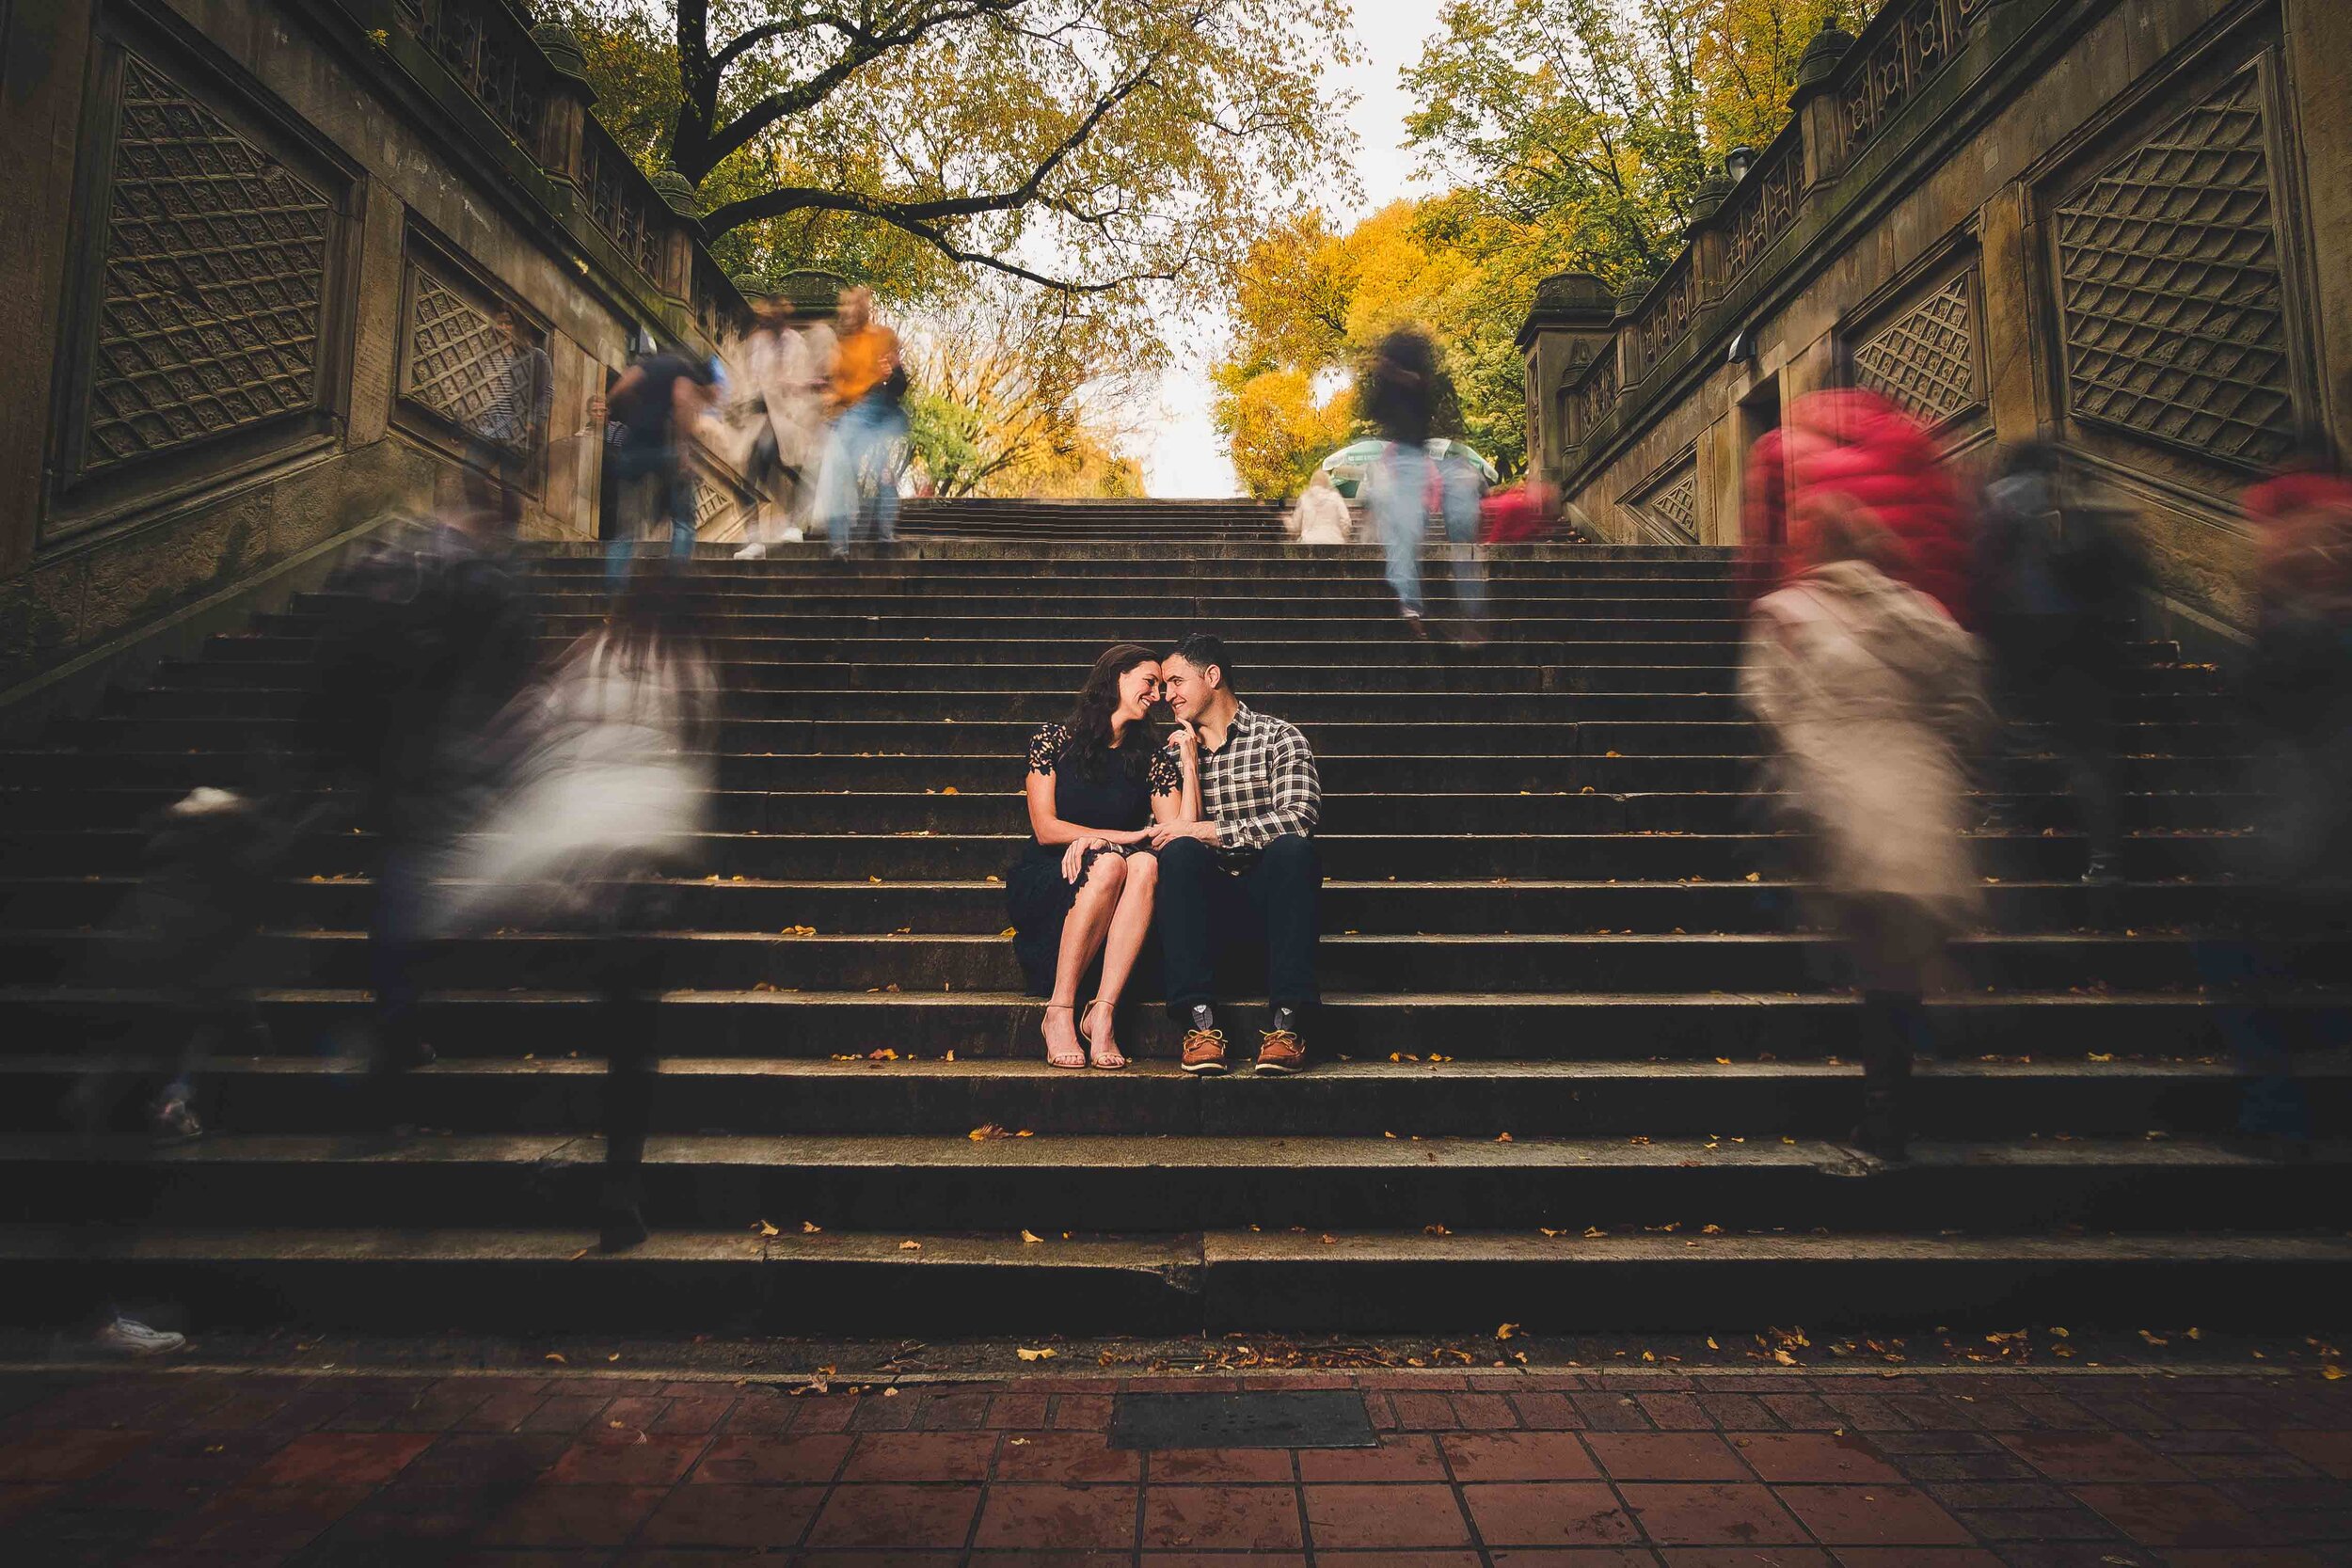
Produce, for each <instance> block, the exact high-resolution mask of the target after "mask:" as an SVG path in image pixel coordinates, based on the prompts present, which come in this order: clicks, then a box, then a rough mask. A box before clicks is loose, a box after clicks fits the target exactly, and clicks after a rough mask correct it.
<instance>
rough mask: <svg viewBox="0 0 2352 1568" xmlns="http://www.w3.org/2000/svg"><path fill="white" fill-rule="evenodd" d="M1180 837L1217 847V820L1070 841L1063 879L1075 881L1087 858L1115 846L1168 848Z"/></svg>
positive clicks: (1091, 835) (1063, 861)
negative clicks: (1215, 821)
mask: <svg viewBox="0 0 2352 1568" xmlns="http://www.w3.org/2000/svg"><path fill="white" fill-rule="evenodd" d="M1180 838H1192V839H1199V840H1200V842H1201V843H1203V844H1205V845H1207V846H1208V847H1210V848H1212V849H1214V848H1216V843H1217V838H1216V823H1214V822H1160V823H1154V824H1153V825H1152V826H1151V827H1149V828H1138V829H1137V830H1136V831H1135V832H1132V833H1089V834H1088V835H1087V836H1086V837H1084V838H1077V839H1073V840H1071V841H1070V847H1069V848H1067V849H1064V850H1063V851H1062V855H1061V875H1062V880H1063V881H1066V882H1074V881H1076V880H1077V879H1079V878H1080V877H1081V876H1083V875H1084V874H1085V871H1086V863H1087V857H1088V856H1089V855H1091V854H1096V853H1099V852H1104V851H1109V850H1114V849H1144V848H1150V849H1165V848H1167V847H1168V846H1169V845H1171V844H1173V843H1175V842H1176V841H1177V840H1178V839H1180Z"/></svg>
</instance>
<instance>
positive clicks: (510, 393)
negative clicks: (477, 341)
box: [466, 305, 555, 542]
mask: <svg viewBox="0 0 2352 1568" xmlns="http://www.w3.org/2000/svg"><path fill="white" fill-rule="evenodd" d="M490 319H491V322H492V323H493V324H494V325H496V326H497V328H498V346H497V347H496V348H494V349H493V350H492V351H491V352H490V354H489V355H488V356H486V357H485V360H484V364H483V370H484V386H485V390H486V392H487V394H488V400H487V401H486V402H485V404H483V405H482V407H481V409H480V410H479V411H478V412H477V413H476V414H475V415H474V416H473V418H472V419H470V420H468V421H467V425H466V436H467V452H466V459H467V467H466V485H467V490H468V496H469V499H470V500H471V501H472V502H473V504H474V505H476V506H478V507H480V508H481V509H482V510H484V511H485V512H490V513H493V514H495V515H496V516H497V518H498V534H497V537H498V538H499V539H500V540H501V541H505V542H512V541H513V539H514V537H515V535H516V532H517V531H519V529H520V528H521V526H522V510H523V490H524V488H525V487H526V485H527V483H528V482H529V480H530V477H531V468H532V464H533V463H535V462H536V461H537V460H538V456H539V453H540V451H541V450H542V449H544V448H545V446H546V445H547V438H548V414H549V413H550V412H551V411H552V409H553V408H554V405H555V370H554V367H553V366H552V365H551V364H550V363H549V362H548V351H547V350H546V349H543V348H541V347H540V346H539V345H538V344H537V343H534V342H532V341H531V339H530V338H529V337H528V336H527V335H526V334H525V332H524V330H523V325H522V322H521V320H520V318H518V317H517V316H516V314H515V310H514V308H513V307H512V306H506V305H501V306H500V307H499V308H498V309H497V310H496V311H494V312H493V313H492V314H491V317H490Z"/></svg>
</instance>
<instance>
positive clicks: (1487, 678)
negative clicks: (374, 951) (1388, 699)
mask: <svg viewBox="0 0 2352 1568" xmlns="http://www.w3.org/2000/svg"><path fill="white" fill-rule="evenodd" d="M267 651H270V652H275V653H277V654H278V656H279V657H275V658H263V657H260V654H259V652H258V651H257V652H255V653H249V654H247V655H246V656H244V657H218V658H215V657H206V658H203V659H193V660H178V661H170V662H167V663H165V664H163V665H161V666H159V667H158V668H157V669H156V671H155V673H154V676H153V679H152V681H151V685H152V686H155V687H158V688H165V689H176V690H191V689H232V690H295V691H310V690H315V689H317V688H318V686H319V682H320V675H321V671H320V669H319V666H318V665H317V664H316V663H315V662H313V661H312V660H311V658H310V654H311V652H312V651H313V650H312V649H311V648H310V646H309V645H308V644H300V643H296V642H294V641H291V640H280V641H276V642H274V643H273V645H272V646H271V648H270V649H269V650H267ZM829 651H834V652H837V651H838V650H829ZM1234 659H1235V663H1236V665H1237V666H1238V665H1239V664H1240V656H1239V655H1235V656H1234ZM1089 663H1090V659H1089V657H1085V656H1080V657H1074V658H1073V659H1070V660H1067V661H1063V662H1038V663H1013V662H1009V661H1007V662H1001V663H999V662H990V663H966V662H961V661H960V660H958V659H955V658H953V657H947V658H939V659H936V660H931V659H925V660H916V659H913V658H903V657H902V658H898V659H894V660H888V661H883V660H866V661H858V662H851V661H849V660H845V659H841V658H837V657H835V658H828V659H822V660H817V659H800V660H785V659H749V658H740V659H729V660H727V661H725V662H724V663H723V664H722V665H721V667H720V673H721V676H722V678H723V681H724V682H725V685H726V688H727V689H728V690H730V691H734V692H754V691H758V692H769V691H824V690H837V689H854V690H865V691H891V692H901V693H911V692H917V691H995V692H1004V693H1009V694H1010V693H1023V694H1026V693H1034V692H1047V693H1057V694H1060V695H1062V696H1063V698H1064V700H1065V701H1067V700H1068V698H1069V694H1070V693H1072V692H1074V691H1075V690H1076V689H1077V686H1078V683H1079V682H1080V681H1082V680H1083V679H1084V678H1085V675H1086V672H1087V669H1088V667H1089ZM1248 669H1249V670H1250V672H1251V673H1252V675H1253V677H1255V678H1256V679H1257V680H1273V681H1275V682H1277V683H1278V684H1279V686H1280V687H1281V688H1282V689H1285V690H1293V691H1326V692H1330V691H1348V690H1354V689H1365V688H1370V689H1376V690H1379V691H1390V692H1413V693H1422V692H1433V691H1442V692H1472V693H1486V692H1547V691H1568V692H1589V693H1599V694H1612V695H1617V694H1624V695H1631V694H1641V695H1658V696H1677V695H1692V694H1703V695H1731V694H1734V693H1736V692H1737V691H1738V689H1739V678H1740V671H1739V666H1738V665H1737V664H1736V663H1733V662H1731V661H1730V660H1729V659H1725V660H1724V661H1723V662H1720V663H1715V664H1703V665H1692V664H1621V665H1610V666H1601V667H1585V666H1581V665H1577V664H1569V663H1535V662H1528V663H1518V662H1514V663H1508V664H1461V663H1453V664H1438V663H1434V662H1432V663H1420V664H1389V663H1382V664H1361V663H1358V664H1347V663H1339V664H1284V665H1279V666H1269V665H1264V664H1260V663H1257V662H1255V661H1253V662H1252V663H1251V664H1250V665H1249V666H1248ZM2122 686H2123V689H2124V694H2125V695H2126V696H2128V697H2129V698H2131V699H2134V700H2137V701H2141V702H2145V701H2147V700H2149V699H2152V698H2171V697H2176V696H2191V695H2202V694H2210V693H2215V692H2217V691H2218V690H2219V689H2220V688H2219V685H2218V683H2217V677H2216V676H2214V675H2213V674H2211V673H2199V672H2193V671H2185V670H2182V669H2180V668H2178V667H2176V666H2165V665H2151V666H2142V667H2139V668H2137V669H2133V670H2130V671H2127V672H2125V673H2124V676H2123V680H2122Z"/></svg>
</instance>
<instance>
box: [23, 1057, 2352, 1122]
mask: <svg viewBox="0 0 2352 1568" xmlns="http://www.w3.org/2000/svg"><path fill="white" fill-rule="evenodd" d="M51 1043H52V1044H53V1045H54V1044H56V1043H57V1042H51ZM176 1060H177V1058H176V1054H174V1053H171V1052H168V1051H166V1052H164V1053H161V1054H157V1055H152V1056H150V1055H146V1054H143V1053H140V1052H139V1051H138V1050H137V1048H136V1047H135V1046H134V1047H129V1048H125V1049H124V1050H122V1051H121V1052H120V1053H103V1054H102V1053H92V1052H90V1051H89V1050H87V1048H85V1049H80V1050H76V1051H73V1052H72V1053H49V1054H37V1055H24V1056H17V1055H0V1131H6V1132H70V1131H73V1130H74V1127H75V1123H74V1121H73V1119H72V1115H71V1114H70V1108H69V1106H68V1103H67V1101H68V1098H69V1096H71V1095H72V1094H73V1093H74V1092H75V1091H76V1089H77V1088H78V1087H79V1086H80V1085H82V1083H83V1080H84V1077H85V1075H86V1074H87V1073H88V1072H90V1071H91V1070H92V1069H94V1068H97V1067H99V1066H100V1065H101V1064H103V1065H104V1066H105V1067H106V1068H107V1069H109V1074H110V1076H109V1077H108V1079H107V1080H106V1082H107V1083H109V1084H110V1085H112V1087H113V1089H114V1090H115V1091H116V1099H115V1101H114V1104H113V1110H114V1112H115V1120H114V1126H115V1129H116V1130H117V1131H119V1132H139V1131H143V1126H142V1124H141V1122H140V1120H139V1116H140V1113H141V1112H142V1111H143V1110H144V1108H145V1107H146V1105H147V1103H148V1101H147V1100H146V1098H145V1097H144V1094H143V1093H141V1092H139V1091H140V1090H142V1089H145V1090H151V1088H152V1086H153V1085H156V1084H160V1083H162V1082H164V1081H166V1080H167V1078H168V1077H169V1076H170V1074H171V1072H172V1070H173V1069H174V1066H175V1064H176ZM364 1068H365V1061H364V1058H361V1057H350V1058H344V1059H328V1058H321V1057H318V1056H314V1055H302V1056H230V1057H224V1058H216V1059H215V1061H214V1063H213V1064H212V1066H211V1067H210V1069H208V1070H207V1071H206V1072H205V1073H204V1074H203V1075H202V1078H201V1081H200V1082H199V1085H198V1086H197V1099H196V1105H197V1109H198V1111H199V1115H201V1116H202V1117H203V1118H204V1121H205V1125H206V1126H207V1127H208V1128H211V1129H213V1130H214V1131H216V1132H246V1133H253V1132H289V1133H301V1132H363V1131H366V1130H368V1128H369V1126H370V1125H371V1119H372V1118H373V1122H374V1123H375V1124H376V1125H380V1124H381V1122H382V1119H383V1112H384V1109H385V1107H384V1104H383V1102H382V1101H381V1100H380V1099H379V1097H378V1092H377V1091H376V1089H375V1086H373V1085H369V1084H368V1083H367V1082H366V1081H365V1079H364V1078H363V1077H362V1073H363V1070H364ZM2298 1071H2299V1074H2300V1076H2301V1078H2302V1081H2303V1082H2304V1084H2305V1085H2306V1088H2307V1090H2308V1092H2309V1093H2310V1095H2311V1097H2312V1102H2313V1108H2314V1112H2315V1114H2316V1115H2317V1116H2318V1117H2319V1118H2320V1120H2321V1123H2322V1125H2324V1126H2333V1127H2342V1126H2344V1125H2345V1122H2344V1112H2345V1111H2346V1110H2352V1053H2346V1052H2344V1051H2334V1052H2326V1053H2312V1054H2311V1055H2309V1056H2307V1057H2306V1058H2305V1059H2303V1060H2302V1061H2301V1062H2299V1063H2298ZM603 1076H604V1063H603V1061H602V1060H601V1059H600V1058H598V1057H596V1056H595V1055H593V1054H591V1055H589V1056H584V1057H574V1056H570V1055H563V1056H555V1057H549V1058H545V1059H531V1060H526V1059H523V1058H520V1057H515V1056H503V1057H478V1058H477V1057H452V1058H446V1059H444V1060H442V1061H439V1062H437V1063H434V1064H433V1065H432V1066H430V1067H426V1068H422V1069H418V1070H416V1071H414V1072H411V1073H409V1074H407V1075H405V1077H403V1078H402V1079H401V1080H400V1081H399V1083H398V1085H396V1094H397V1099H398V1106H397V1110H398V1114H399V1117H400V1119H402V1120H404V1121H406V1122H409V1123H413V1124H415V1125H418V1126H422V1127H430V1128H432V1129H434V1130H435V1131H437V1132H439V1131H445V1130H446V1131H455V1132H479V1133H497V1132H544V1133H555V1132H577V1133H587V1132H594V1131H595V1130H596V1127H597V1125H598V1119H599V1117H600V1115H601V1107H602V1097H603V1087H602V1085H603ZM1859 1080H1860V1069H1858V1068H1854V1067H1851V1066H1831V1065H1829V1064H1826V1063H1821V1062H1779V1063H1753V1062H1734V1063H1726V1064H1721V1065H1719V1064H1716V1063H1713V1062H1708V1061H1699V1062H1667V1063H1655V1062H1611V1061H1592V1062H1576V1061H1507V1060H1506V1061H1490V1062H1458V1061H1457V1062H1447V1063H1442V1064H1437V1063H1418V1064H1417V1063H1403V1062H1386V1061H1376V1062H1326V1063H1323V1064H1321V1065H1319V1066H1318V1067H1317V1068H1316V1069H1315V1070H1314V1071H1312V1072H1311V1073H1306V1074H1302V1075H1299V1076H1297V1077H1293V1078H1281V1079H1263V1078H1255V1077H1252V1076H1249V1075H1248V1074H1234V1075H1228V1076H1221V1077H1207V1078H1196V1077H1192V1076H1190V1075H1188V1074H1186V1073H1184V1072H1183V1071H1182V1070H1180V1069H1178V1068H1177V1067H1176V1065H1175V1064H1174V1063H1172V1062H1164V1061H1160V1062H1136V1063H1135V1064H1133V1065H1132V1066H1131V1067H1129V1068H1128V1069H1125V1070H1123V1071H1120V1072H1100V1071H1083V1072H1079V1071H1063V1070H1059V1069H1054V1068H1050V1067H1048V1066H1046V1065H1045V1064H1044V1062H1043V1061H1042V1060H1041V1059H1038V1058H1037V1057H1035V1056H1032V1057H1030V1058H1028V1059H1022V1058H1017V1057H1016V1058H1009V1059H1005V1060H998V1061H986V1060H983V1061H961V1060H959V1061H953V1062H947V1061H921V1062H887V1063H878V1062H872V1061H867V1060H866V1059H864V1058H862V1057H861V1058H855V1059H852V1060H849V1061H837V1060H832V1059H810V1058H805V1057H768V1058H756V1057H754V1058H734V1057H709V1056H704V1057H681V1058H672V1059H669V1060H666V1061H664V1062H663V1063H662V1064H661V1066H660V1075H659V1078H658V1081H657V1083H656V1085H655V1088H654V1094H653V1099H652V1111H651V1117H652V1126H653V1128H654V1129H655V1131H657V1132H701V1131H705V1130H707V1129H713V1128H724V1129H727V1130H728V1131H730V1132H740V1133H762V1134H821V1133H871V1134H885V1133H892V1134H895V1133H931V1134H950V1135H956V1136H966V1135H968V1134H969V1133H970V1132H972V1131H974V1130H975V1129H978V1128H983V1127H990V1126H994V1127H1003V1128H1009V1129H1015V1130H1018V1129H1027V1130H1029V1131H1031V1132H1036V1133H1039V1134H1053V1133H1090V1134H1120V1135H1127V1136H1133V1137H1156V1136H1160V1135H1163V1134H1182V1135H1188V1136H1256V1137H1278V1136H1317V1137H1359V1138H1378V1137H1381V1136H1383V1135H1384V1134H1388V1133H1393V1134H1395V1135H1396V1136H1397V1137H1400V1138H1406V1139H1410V1138H1413V1137H1430V1138H1435V1137H1454V1138H1475V1139H1490V1138H1495V1137H1497V1136H1498V1135H1499V1134H1502V1133H1504V1132H1508V1133H1510V1134H1512V1137H1513V1140H1514V1141H1515V1142H1516V1141H1517V1140H1518V1139H1521V1138H1538V1137H1598V1136H1608V1135H1611V1134H1617V1135H1623V1130H1625V1129H1628V1128H1642V1129H1646V1132H1645V1133H1644V1134H1643V1135H1645V1136H1648V1137H1652V1138H1681V1139H1686V1140H1687V1139H1697V1140H1698V1141H1700V1142H1701V1143H1705V1142H1707V1141H1708V1140H1710V1139H1711V1140H1714V1141H1716V1142H1717V1143H1719V1144H1721V1143H1724V1142H1727V1141H1729V1140H1732V1139H1739V1138H1744V1139H1751V1140H1753V1139H1769V1140H1773V1141H1777V1140H1778V1139H1779V1138H1781V1137H1784V1136H1794V1137H1799V1138H1809V1139H1819V1138H1833V1139H1834V1138H1840V1137H1843V1136H1845V1134H1846V1132H1847V1130H1848V1129H1849V1128H1850V1127H1851V1125H1852V1122H1853V1118H1854V1105H1855V1103H1856V1101H1855V1096H1856V1094H1857V1093H1858V1092H1859V1091H1858V1084H1859ZM2238 1083H2239V1080H2238V1078H2237V1077H2236V1075H2235V1073H2234V1072H2233V1070H2232V1069H2230V1068H2229V1067H2228V1066H2226V1065H2224V1064H2220V1063H2216V1062H2198V1061H2189V1060H2169V1061H2155V1060H2146V1061H2116V1062H2088V1061H2082V1060H2075V1061H2071V1062H2070V1061H2050V1062H2032V1063H2016V1062H1973V1061H1971V1062H1923V1063H1921V1064H1920V1065H1919V1067H1918V1069H1917V1072H1916V1078H1915V1091H1914V1094H1913V1097H1912V1098H1913V1101H1914V1103H1915V1107H1916V1117H1915V1121H1916V1130H1917V1132H1919V1134H1920V1135H1921V1136H1923V1137H1927V1138H1931V1139H1950V1140H1966V1139H2002V1140H2026V1139H2028V1138H2032V1137H2047V1136H2050V1135H2052V1134H2053V1133H2065V1134H2069V1135H2072V1136H2075V1137H2120V1138H2125V1139H2129V1138H2143V1139H2144V1138H2146V1137H2147V1136H2148V1135H2149V1134H2150V1133H2154V1132H2161V1133H2163V1134H2165V1135H2167V1136H2170V1135H2173V1134H2179V1133H2223V1132H2229V1131H2230V1130H2231V1129H2233V1127H2234V1126H2235V1125H2236V1118H2237V1111H2238V1093H2237V1090H2238Z"/></svg>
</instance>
